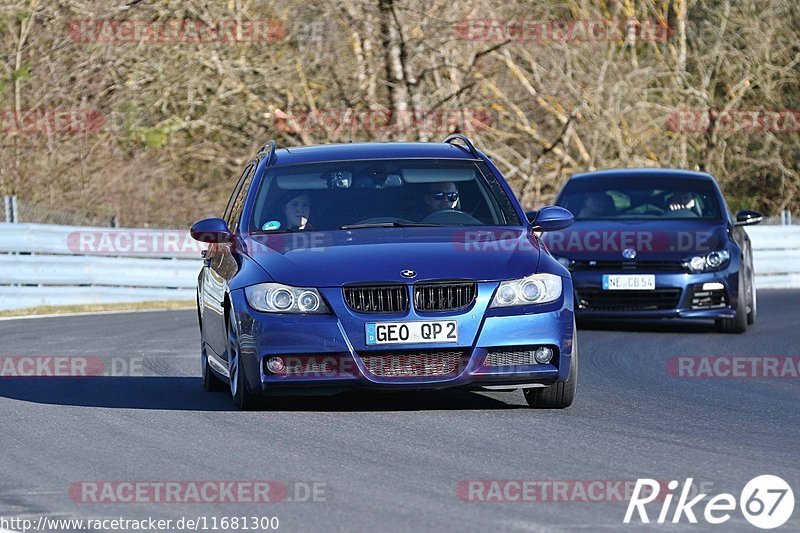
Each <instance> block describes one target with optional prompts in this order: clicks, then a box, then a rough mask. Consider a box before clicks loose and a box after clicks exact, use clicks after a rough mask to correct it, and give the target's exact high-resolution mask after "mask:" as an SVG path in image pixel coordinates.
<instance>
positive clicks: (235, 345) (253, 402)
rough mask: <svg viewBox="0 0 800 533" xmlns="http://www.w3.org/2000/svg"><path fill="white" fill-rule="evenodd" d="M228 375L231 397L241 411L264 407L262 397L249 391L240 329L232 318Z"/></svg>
mask: <svg viewBox="0 0 800 533" xmlns="http://www.w3.org/2000/svg"><path fill="white" fill-rule="evenodd" d="M227 322H228V335H227V338H228V342H227V349H228V375H229V376H230V378H229V380H228V381H229V385H230V391H231V396H232V397H233V402H234V403H235V404H236V406H237V407H238V408H239V409H242V410H244V411H251V410H253V409H258V408H260V407H262V406H263V405H264V402H262V396H261V395H260V394H254V393H252V392H250V391H249V390H247V374H246V372H247V371H246V369H245V365H243V364H242V360H241V348H240V345H239V329H238V325H237V324H236V319H235V318H233V317H230V318H229V319H228V320H227Z"/></svg>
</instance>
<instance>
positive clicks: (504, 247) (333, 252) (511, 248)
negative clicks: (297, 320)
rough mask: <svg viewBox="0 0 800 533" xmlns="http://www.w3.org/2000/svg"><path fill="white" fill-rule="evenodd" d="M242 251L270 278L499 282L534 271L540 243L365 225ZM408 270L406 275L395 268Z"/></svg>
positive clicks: (527, 237)
mask: <svg viewBox="0 0 800 533" xmlns="http://www.w3.org/2000/svg"><path fill="white" fill-rule="evenodd" d="M244 245H245V250H244V251H245V253H246V254H247V255H249V256H250V257H251V258H252V259H253V260H254V261H256V262H257V263H258V264H259V265H260V266H261V267H262V268H263V269H264V270H266V272H267V273H268V274H269V275H270V276H271V277H272V278H273V279H274V280H275V281H277V282H279V283H285V284H287V285H293V286H299V287H302V286H312V287H335V286H340V285H343V284H348V283H365V282H366V283H371V282H404V283H408V282H416V281H425V280H436V279H470V280H505V279H514V278H519V277H523V276H526V275H529V274H532V273H533V272H535V271H536V267H537V265H538V263H539V255H540V252H541V244H540V243H539V241H538V240H537V239H536V238H535V236H534V235H533V234H532V233H530V232H529V231H527V230H525V229H523V228H513V227H505V228H489V229H482V228H452V227H448V228H436V227H426V228H369V229H357V230H350V231H329V232H319V231H312V232H297V233H282V234H259V235H253V236H249V237H248V238H247V239H245V242H244ZM405 270H412V271H414V272H415V274H416V275H415V276H414V277H413V278H408V277H403V276H402V275H401V272H403V271H405Z"/></svg>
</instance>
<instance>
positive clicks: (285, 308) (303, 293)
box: [244, 283, 328, 313]
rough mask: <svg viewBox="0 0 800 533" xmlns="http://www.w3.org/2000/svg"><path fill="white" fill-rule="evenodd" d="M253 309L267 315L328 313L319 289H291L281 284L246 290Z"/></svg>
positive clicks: (261, 284)
mask: <svg viewBox="0 0 800 533" xmlns="http://www.w3.org/2000/svg"><path fill="white" fill-rule="evenodd" d="M244 294H245V296H247V301H248V303H249V304H250V306H251V307H253V309H257V310H258V311H264V312H267V313H327V312H328V306H326V305H325V302H323V301H322V297H321V296H320V295H319V292H318V291H317V289H305V288H299V287H290V286H289V285H282V284H280V283H260V284H258V285H251V286H249V287H245V288H244Z"/></svg>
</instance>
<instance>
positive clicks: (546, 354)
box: [533, 346, 553, 364]
mask: <svg viewBox="0 0 800 533" xmlns="http://www.w3.org/2000/svg"><path fill="white" fill-rule="evenodd" d="M533 358H534V359H536V362H537V363H541V364H545V363H549V362H550V360H551V359H552V358H553V350H552V349H550V348H548V347H547V346H541V347H539V348H536V353H534V354H533Z"/></svg>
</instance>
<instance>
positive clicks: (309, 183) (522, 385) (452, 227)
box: [191, 134, 578, 409]
mask: <svg viewBox="0 0 800 533" xmlns="http://www.w3.org/2000/svg"><path fill="white" fill-rule="evenodd" d="M572 221H573V217H572V214H571V213H570V212H569V211H567V210H566V209H563V208H560V207H555V206H549V207H545V208H542V209H541V210H539V211H537V212H528V213H525V212H524V211H523V210H522V208H521V207H520V205H519V203H518V202H517V200H516V198H515V197H514V194H513V193H512V191H511V190H510V188H509V186H508V184H507V183H506V182H505V181H504V179H503V177H502V176H501V174H500V172H499V171H498V170H497V168H496V167H495V166H494V165H493V164H492V162H491V161H490V160H489V159H488V158H487V157H486V156H485V155H484V154H483V153H482V152H480V151H479V150H477V149H476V148H475V147H474V146H473V144H472V143H471V142H470V141H469V139H467V138H466V137H464V136H463V135H458V134H455V135H451V136H449V137H448V138H447V139H445V140H444V142H441V143H364V144H341V145H325V146H309V147H302V148H284V149H276V146H275V143H274V142H272V141H270V142H269V143H267V144H265V145H264V147H263V148H262V149H261V150H260V151H259V153H258V155H257V156H256V157H255V158H254V159H253V160H252V161H251V162H250V163H249V164H248V165H247V166H246V168H245V169H244V172H243V173H242V174H241V177H240V178H239V180H238V181H237V183H236V185H235V187H234V189H233V193H232V194H231V197H230V200H229V202H228V205H227V208H226V209H225V213H224V215H223V217H222V218H209V219H205V220H202V221H200V222H197V223H196V224H195V225H194V226H193V227H192V231H191V233H192V236H193V237H194V238H195V239H197V240H200V241H204V242H207V243H209V247H208V249H207V250H206V251H205V256H204V260H205V264H204V267H203V269H202V271H201V273H200V275H199V278H198V290H197V310H198V317H199V322H200V333H201V346H202V352H201V354H202V355H201V357H202V373H203V383H204V386H205V388H206V389H208V390H223V389H229V390H230V392H231V394H232V396H233V398H234V401H235V402H236V404H237V405H238V406H239V407H241V408H244V409H248V408H254V407H258V406H269V405H271V404H273V402H271V401H270V399H271V398H272V399H274V398H275V397H276V396H288V395H295V394H308V393H312V394H326V393H336V392H341V391H344V390H347V389H352V388H368V389H383V390H405V389H412V390H413V389H431V388H432V389H441V388H448V387H461V388H469V389H494V390H514V389H523V392H524V396H525V398H526V400H527V402H528V404H529V405H530V406H532V407H545V408H563V407H567V406H569V405H570V404H571V403H572V401H573V399H574V396H575V389H576V383H577V378H578V375H577V372H578V351H577V344H576V331H575V318H574V304H573V288H572V281H571V278H570V273H569V271H568V270H567V269H566V268H564V267H563V266H562V265H561V264H559V262H558V261H556V260H555V259H554V258H553V257H552V256H551V255H550V254H549V253H548V252H547V250H546V248H545V247H544V246H543V245H542V242H541V240H540V239H539V236H538V233H539V232H545V231H553V230H560V229H563V228H566V227H567V226H569V225H570V224H571V223H572Z"/></svg>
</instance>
